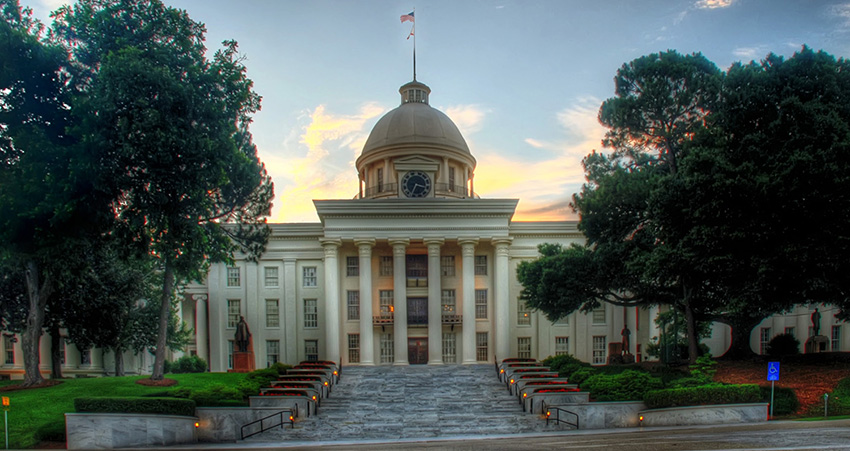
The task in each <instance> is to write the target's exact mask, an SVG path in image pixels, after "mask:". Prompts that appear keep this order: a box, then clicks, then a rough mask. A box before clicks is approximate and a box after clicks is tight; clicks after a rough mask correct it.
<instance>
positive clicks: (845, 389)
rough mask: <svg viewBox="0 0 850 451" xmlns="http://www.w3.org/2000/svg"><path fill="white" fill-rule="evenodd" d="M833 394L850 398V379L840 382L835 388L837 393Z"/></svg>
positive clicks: (846, 378)
mask: <svg viewBox="0 0 850 451" xmlns="http://www.w3.org/2000/svg"><path fill="white" fill-rule="evenodd" d="M833 393H835V394H836V395H839V396H841V395H844V396H846V397H848V398H850V377H845V378H844V379H841V380H840V381H838V385H836V386H835V391H833Z"/></svg>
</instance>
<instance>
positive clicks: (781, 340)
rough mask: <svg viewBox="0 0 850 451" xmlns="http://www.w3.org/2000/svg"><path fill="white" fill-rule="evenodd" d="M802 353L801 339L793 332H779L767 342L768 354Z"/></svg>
mask: <svg viewBox="0 0 850 451" xmlns="http://www.w3.org/2000/svg"><path fill="white" fill-rule="evenodd" d="M799 353H800V340H797V337H795V336H793V335H791V334H779V335H777V336H775V337H773V338H771V339H770V342H769V343H768V344H767V355H770V356H781V355H797V354H799Z"/></svg>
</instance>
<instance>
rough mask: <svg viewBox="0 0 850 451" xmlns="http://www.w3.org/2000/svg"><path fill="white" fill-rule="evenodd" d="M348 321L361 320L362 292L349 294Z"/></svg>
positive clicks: (350, 292)
mask: <svg viewBox="0 0 850 451" xmlns="http://www.w3.org/2000/svg"><path fill="white" fill-rule="evenodd" d="M348 319H349V321H354V320H359V319H360V292H359V291H349V292H348Z"/></svg>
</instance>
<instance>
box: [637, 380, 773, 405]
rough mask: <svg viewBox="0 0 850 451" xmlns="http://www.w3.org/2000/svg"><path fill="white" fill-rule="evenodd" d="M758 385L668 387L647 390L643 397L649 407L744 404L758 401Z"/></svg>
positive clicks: (759, 395) (759, 394)
mask: <svg viewBox="0 0 850 451" xmlns="http://www.w3.org/2000/svg"><path fill="white" fill-rule="evenodd" d="M760 398H761V393H760V392H759V386H758V385H755V384H747V385H709V386H702V387H687V388H668V389H664V390H653V391H650V392H647V393H646V395H645V396H644V398H643V401H644V403H646V406H647V407H649V408H650V409H660V408H664V407H679V406H705V405H713V404H746V403H754V402H759V399H760Z"/></svg>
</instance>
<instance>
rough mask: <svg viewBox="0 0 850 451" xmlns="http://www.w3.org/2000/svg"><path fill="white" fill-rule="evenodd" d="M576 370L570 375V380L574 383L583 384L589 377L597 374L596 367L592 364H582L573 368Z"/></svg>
mask: <svg viewBox="0 0 850 451" xmlns="http://www.w3.org/2000/svg"><path fill="white" fill-rule="evenodd" d="M573 369H574V370H575V371H573V372H572V374H570V375H569V376H567V377H568V379H569V381H570V382H572V383H573V384H581V383H582V382H584V381H586V380H587V379H588V378H590V377H591V376H593V375H595V374H596V369H595V368H593V367H591V366H581V367H575V368H573Z"/></svg>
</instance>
